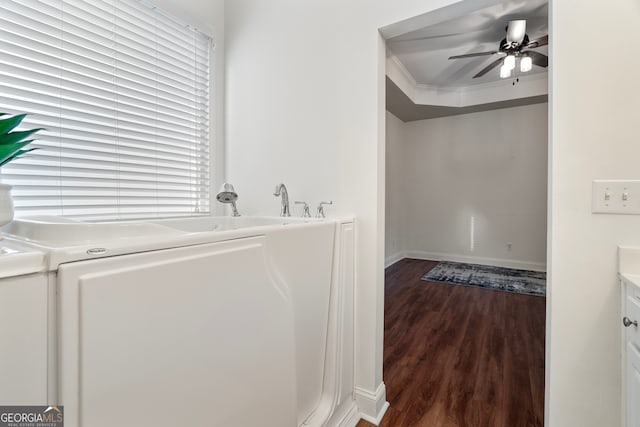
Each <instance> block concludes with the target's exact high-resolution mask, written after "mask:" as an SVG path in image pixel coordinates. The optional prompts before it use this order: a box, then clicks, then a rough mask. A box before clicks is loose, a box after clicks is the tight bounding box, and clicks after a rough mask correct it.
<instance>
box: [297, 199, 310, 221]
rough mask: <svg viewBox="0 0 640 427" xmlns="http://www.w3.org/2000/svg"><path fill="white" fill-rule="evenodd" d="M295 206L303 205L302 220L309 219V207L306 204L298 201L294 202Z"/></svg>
mask: <svg viewBox="0 0 640 427" xmlns="http://www.w3.org/2000/svg"><path fill="white" fill-rule="evenodd" d="M295 204H296V205H304V206H303V207H302V217H303V218H311V213H310V212H309V205H308V204H307V202H299V201H297V200H296V201H295Z"/></svg>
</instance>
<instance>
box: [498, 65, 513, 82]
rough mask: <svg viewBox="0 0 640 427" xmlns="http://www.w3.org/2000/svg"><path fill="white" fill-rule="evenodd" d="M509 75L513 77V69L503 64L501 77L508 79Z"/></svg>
mask: <svg viewBox="0 0 640 427" xmlns="http://www.w3.org/2000/svg"><path fill="white" fill-rule="evenodd" d="M509 77H511V69H510V68H509V67H507V66H506V65H505V64H502V66H501V67H500V78H503V79H508V78H509Z"/></svg>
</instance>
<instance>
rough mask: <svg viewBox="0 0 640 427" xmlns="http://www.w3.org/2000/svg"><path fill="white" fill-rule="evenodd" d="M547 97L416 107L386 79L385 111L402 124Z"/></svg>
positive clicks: (529, 103) (517, 105)
mask: <svg viewBox="0 0 640 427" xmlns="http://www.w3.org/2000/svg"><path fill="white" fill-rule="evenodd" d="M547 98H548V97H547V95H537V96H528V97H525V98H515V99H510V100H507V101H498V102H490V103H487V104H478V105H471V106H469V107H443V106H440V105H418V104H416V103H414V102H413V101H412V100H411V99H410V98H409V97H408V96H407V95H405V93H404V92H403V91H402V90H401V89H400V88H399V87H398V86H397V85H396V84H395V83H394V82H393V81H392V80H391V79H390V78H388V77H387V110H388V111H389V112H391V113H392V114H393V115H394V116H396V117H397V118H399V119H400V120H402V121H403V122H412V121H415V120H427V119H435V118H438V117H446V116H457V115H460V114H469V113H478V112H480V111H488V110H498V109H501V108H511V107H519V106H521V105H531V104H540V103H543V102H547V100H548V99H547Z"/></svg>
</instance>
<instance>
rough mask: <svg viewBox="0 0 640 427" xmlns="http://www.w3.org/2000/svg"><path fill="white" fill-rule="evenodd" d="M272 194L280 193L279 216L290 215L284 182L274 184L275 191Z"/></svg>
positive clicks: (278, 195) (287, 193) (277, 195)
mask: <svg viewBox="0 0 640 427" xmlns="http://www.w3.org/2000/svg"><path fill="white" fill-rule="evenodd" d="M273 195H274V196H276V197H280V196H281V195H282V200H281V202H280V216H291V212H289V192H288V191H287V187H285V185H284V184H278V185H276V191H274V193H273Z"/></svg>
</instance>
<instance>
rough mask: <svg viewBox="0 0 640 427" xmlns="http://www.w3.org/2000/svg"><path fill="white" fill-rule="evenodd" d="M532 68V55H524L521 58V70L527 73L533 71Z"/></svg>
mask: <svg viewBox="0 0 640 427" xmlns="http://www.w3.org/2000/svg"><path fill="white" fill-rule="evenodd" d="M532 68H533V61H532V60H531V57H530V56H528V55H527V56H523V57H522V59H520V71H522V72H523V73H526V72H527V71H531V69H532Z"/></svg>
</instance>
